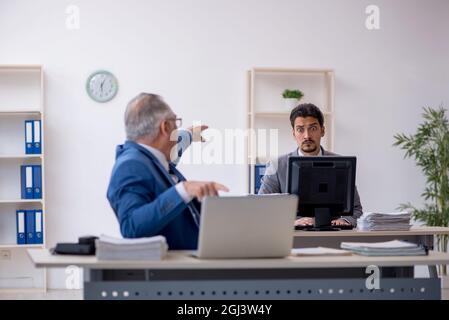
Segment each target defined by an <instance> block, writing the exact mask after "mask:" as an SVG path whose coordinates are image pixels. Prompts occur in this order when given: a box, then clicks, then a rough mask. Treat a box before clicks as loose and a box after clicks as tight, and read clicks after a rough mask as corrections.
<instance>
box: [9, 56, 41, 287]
mask: <svg viewBox="0 0 449 320" xmlns="http://www.w3.org/2000/svg"><path fill="white" fill-rule="evenodd" d="M25 120H41V131H42V134H41V141H42V154H26V153H25V142H24V139H25V128H24V126H25V124H24V123H25ZM44 120H45V117H44V72H43V68H42V66H40V65H0V250H2V251H7V252H9V253H10V256H11V259H10V260H0V268H2V269H1V270H2V271H1V273H2V278H8V277H10V278H11V279H14V278H26V277H30V278H33V277H34V276H35V275H36V273H40V272H43V274H42V278H41V279H42V286H38V287H30V288H24V287H22V286H20V287H18V288H14V287H13V288H10V287H8V288H5V287H1V288H0V290H1V291H5V290H43V291H46V290H47V272H46V269H43V271H40V270H38V269H35V268H34V267H33V265H32V264H31V263H30V264H28V263H27V262H28V261H27V260H26V259H25V256H26V250H25V249H27V248H45V247H46V233H47V232H46V219H47V212H46V206H45V197H46V188H45V156H44V155H45V152H44V149H45V142H44V141H45V121H44ZM26 164H36V165H41V166H42V191H43V196H42V199H21V182H20V166H21V165H26ZM20 209H22V210H31V209H41V210H43V212H44V214H43V244H26V245H18V244H17V240H16V210H20ZM16 257H21V258H22V260H21V261H20V262H16V261H15V259H16ZM3 268H5V269H7V271H8V272H4V270H3ZM17 270H18V271H17ZM10 272H11V274H9V273H10ZM31 282H32V283H35V282H34V278H33V280H32V281H31Z"/></svg>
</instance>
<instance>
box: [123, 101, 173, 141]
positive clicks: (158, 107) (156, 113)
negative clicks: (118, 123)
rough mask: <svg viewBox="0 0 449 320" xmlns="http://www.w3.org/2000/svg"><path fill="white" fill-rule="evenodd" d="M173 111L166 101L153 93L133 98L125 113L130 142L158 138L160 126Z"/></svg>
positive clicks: (127, 134) (127, 135)
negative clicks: (143, 138)
mask: <svg viewBox="0 0 449 320" xmlns="http://www.w3.org/2000/svg"><path fill="white" fill-rule="evenodd" d="M171 115H173V111H172V110H171V109H170V107H169V106H168V105H167V104H166V103H165V102H164V100H163V99H162V98H161V97H160V96H158V95H156V94H151V93H140V94H139V95H138V96H137V97H135V98H133V99H132V100H131V101H130V102H129V103H128V106H127V107H126V111H125V130H126V137H127V139H128V140H131V141H135V140H137V139H139V138H142V137H148V138H150V139H154V138H156V137H157V134H158V131H159V125H160V124H161V122H162V121H163V120H165V119H167V118H168V117H169V116H171Z"/></svg>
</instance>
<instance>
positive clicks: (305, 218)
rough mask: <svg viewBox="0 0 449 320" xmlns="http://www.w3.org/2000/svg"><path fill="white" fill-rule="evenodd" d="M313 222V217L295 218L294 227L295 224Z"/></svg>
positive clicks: (311, 224)
mask: <svg viewBox="0 0 449 320" xmlns="http://www.w3.org/2000/svg"><path fill="white" fill-rule="evenodd" d="M314 224H315V219H314V218H309V217H304V218H299V219H296V221H295V227H296V226H313V225H314Z"/></svg>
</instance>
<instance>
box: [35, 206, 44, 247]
mask: <svg viewBox="0 0 449 320" xmlns="http://www.w3.org/2000/svg"><path fill="white" fill-rule="evenodd" d="M43 227H44V216H43V213H42V210H34V231H35V232H34V243H36V244H42V243H44V231H43V230H44V229H43Z"/></svg>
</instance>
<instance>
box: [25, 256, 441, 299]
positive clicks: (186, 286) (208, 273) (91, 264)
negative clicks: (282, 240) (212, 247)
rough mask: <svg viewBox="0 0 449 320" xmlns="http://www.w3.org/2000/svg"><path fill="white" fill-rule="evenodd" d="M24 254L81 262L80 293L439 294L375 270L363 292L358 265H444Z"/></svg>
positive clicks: (58, 262)
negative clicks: (375, 280) (376, 279)
mask: <svg viewBox="0 0 449 320" xmlns="http://www.w3.org/2000/svg"><path fill="white" fill-rule="evenodd" d="M28 254H29V256H30V258H31V260H32V261H33V263H34V265H35V266H36V267H38V268H44V267H45V268H61V267H67V266H70V265H76V266H79V267H82V268H84V270H85V273H84V276H85V279H84V281H85V282H84V298H85V299H110V298H113V299H119V298H122V299H123V298H132V299H229V298H230V299H257V300H260V299H323V298H324V299H440V298H441V287H440V280H439V279H438V278H433V277H432V278H426V279H414V278H408V277H406V278H401V277H395V278H386V277H383V276H381V278H380V285H381V288H380V289H379V290H368V289H367V288H366V285H365V281H366V278H367V277H368V275H369V274H365V268H366V267H368V266H370V265H376V266H378V267H392V268H403V267H413V266H416V265H438V264H448V263H449V254H447V253H436V252H430V254H429V255H428V256H415V257H364V256H358V255H352V256H339V257H288V258H285V259H232V260H231V259H224V260H218V259H217V260H200V259H197V258H194V257H192V256H191V255H190V254H189V252H187V251H171V252H169V254H168V256H167V257H166V259H164V260H162V261H98V260H97V259H96V257H82V256H54V255H51V254H50V253H49V251H48V250H46V249H28ZM350 271H358V272H350ZM114 293H116V295H115V294H114ZM113 294H114V295H113Z"/></svg>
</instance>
